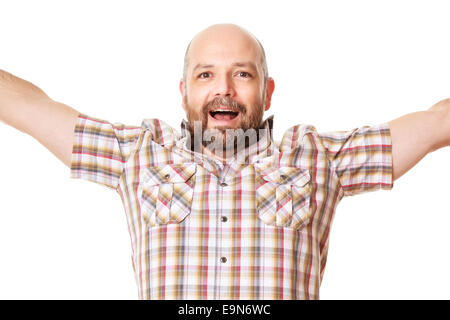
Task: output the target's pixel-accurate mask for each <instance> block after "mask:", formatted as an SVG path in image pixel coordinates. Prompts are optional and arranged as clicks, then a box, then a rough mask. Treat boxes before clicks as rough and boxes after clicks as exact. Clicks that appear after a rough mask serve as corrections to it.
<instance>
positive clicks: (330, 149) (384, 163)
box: [319, 123, 393, 196]
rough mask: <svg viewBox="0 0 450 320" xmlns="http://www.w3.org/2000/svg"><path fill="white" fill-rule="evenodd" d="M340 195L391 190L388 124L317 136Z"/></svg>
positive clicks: (390, 148) (390, 151) (390, 154)
mask: <svg viewBox="0 0 450 320" xmlns="http://www.w3.org/2000/svg"><path fill="white" fill-rule="evenodd" d="M319 137H320V139H321V141H322V143H323V145H324V147H325V149H326V152H327V156H328V159H329V160H330V163H331V166H332V167H333V169H334V170H335V172H336V175H337V177H338V179H339V182H340V184H341V187H342V189H343V191H344V196H351V195H355V194H360V193H363V192H369V191H375V190H379V189H386V190H390V189H392V187H393V176H392V175H393V170H392V141H391V132H390V128H389V124H388V123H383V124H380V125H376V126H364V127H360V128H356V129H353V130H350V131H335V132H327V133H320V134H319Z"/></svg>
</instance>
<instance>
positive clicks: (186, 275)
mask: <svg viewBox="0 0 450 320" xmlns="http://www.w3.org/2000/svg"><path fill="white" fill-rule="evenodd" d="M272 125H273V116H272V117H269V118H268V119H266V120H265V122H264V128H265V131H264V132H265V133H266V136H265V137H266V138H267V137H268V139H261V140H259V142H258V143H256V144H253V145H251V146H250V147H248V149H247V150H245V151H246V154H245V157H244V159H245V161H237V159H234V160H231V161H229V162H227V163H225V164H224V163H221V162H220V161H217V160H215V159H213V158H211V157H208V156H206V155H204V154H202V153H201V152H200V153H199V152H193V151H191V150H190V148H187V145H188V144H187V141H189V138H190V135H189V131H188V130H187V129H186V122H185V121H183V123H182V127H181V129H182V130H181V133H179V132H178V131H176V130H174V129H173V128H171V127H170V126H169V125H167V124H166V123H164V122H163V121H160V120H158V119H144V120H143V121H142V124H141V125H140V126H125V125H123V124H119V123H115V124H112V123H110V122H108V121H105V120H101V119H97V118H93V117H89V116H87V115H85V114H80V115H79V116H78V120H77V124H76V127H75V132H74V141H73V152H72V163H71V178H81V179H85V180H89V181H92V182H96V183H99V184H101V185H104V186H106V187H108V188H110V189H114V190H115V191H117V192H118V193H119V195H120V197H121V199H122V201H123V204H124V208H125V213H126V218H127V222H128V229H129V233H130V236H131V246H132V261H133V268H134V271H135V276H136V281H137V285H138V292H139V298H140V299H318V298H319V287H320V283H321V280H322V277H323V272H324V270H325V265H326V260H327V253H328V242H329V234H330V227H331V224H332V221H333V217H334V213H335V210H336V206H337V204H338V203H339V202H340V200H341V199H342V198H343V197H344V196H349V195H355V194H359V193H363V192H367V191H375V190H379V189H391V188H392V187H393V180H392V145H391V136H390V129H389V125H388V124H387V123H384V124H380V125H377V126H371V127H369V126H364V127H360V128H356V129H354V130H350V131H338V132H328V133H318V132H317V131H316V129H315V128H314V127H313V126H310V125H296V126H293V127H291V128H289V129H288V130H287V131H286V132H285V133H284V135H283V138H282V140H281V142H280V143H279V144H276V143H275V142H274V140H273V138H272Z"/></svg>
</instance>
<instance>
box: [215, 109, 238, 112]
mask: <svg viewBox="0 0 450 320" xmlns="http://www.w3.org/2000/svg"><path fill="white" fill-rule="evenodd" d="M213 112H237V111H233V110H229V109H216V110H214V111H213Z"/></svg>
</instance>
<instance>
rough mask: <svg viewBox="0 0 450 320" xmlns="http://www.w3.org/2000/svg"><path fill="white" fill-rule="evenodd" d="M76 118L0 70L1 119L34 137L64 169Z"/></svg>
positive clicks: (26, 84)
mask: <svg viewBox="0 0 450 320" xmlns="http://www.w3.org/2000/svg"><path fill="white" fill-rule="evenodd" d="M78 115H79V112H78V111H76V110H75V109H73V108H71V107H69V106H67V105H65V104H63V103H60V102H56V101H54V100H52V99H50V98H49V97H48V96H47V95H46V94H45V93H44V91H42V90H41V89H39V88H38V87H37V86H35V85H34V84H32V83H30V82H28V81H26V80H23V79H20V78H18V77H15V76H13V75H12V74H10V73H8V72H5V71H2V70H0V120H1V121H3V122H4V123H6V124H8V125H10V126H12V127H14V128H16V129H17V130H20V131H22V132H24V133H27V134H29V135H30V136H32V137H33V138H35V139H36V140H37V141H39V142H40V143H41V144H42V145H44V146H45V147H46V148H47V149H48V150H50V151H51V152H52V153H53V154H54V155H55V156H56V157H57V158H58V159H60V160H61V161H63V162H64V164H66V165H67V166H70V160H71V152H72V139H73V132H74V127H75V123H76V120H77V117H78Z"/></svg>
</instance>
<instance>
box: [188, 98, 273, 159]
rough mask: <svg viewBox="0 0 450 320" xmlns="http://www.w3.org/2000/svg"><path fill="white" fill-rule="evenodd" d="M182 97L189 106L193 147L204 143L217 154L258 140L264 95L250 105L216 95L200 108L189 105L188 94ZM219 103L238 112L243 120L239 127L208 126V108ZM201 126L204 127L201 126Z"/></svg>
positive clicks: (230, 151) (213, 107)
mask: <svg viewBox="0 0 450 320" xmlns="http://www.w3.org/2000/svg"><path fill="white" fill-rule="evenodd" d="M183 99H184V103H185V106H186V110H187V119H188V130H189V132H190V134H191V150H194V145H195V146H200V145H202V146H204V147H206V148H208V149H209V150H210V151H211V152H213V153H215V154H217V151H219V152H220V153H222V152H226V153H227V154H235V153H236V152H238V151H239V150H240V149H241V148H243V147H245V148H247V147H248V146H249V145H251V144H252V143H254V142H256V141H257V140H259V133H260V132H259V131H260V129H262V118H263V115H264V100H265V99H262V103H261V104H260V105H256V106H252V107H250V108H247V107H246V106H245V105H242V104H240V103H239V102H237V101H235V100H233V99H232V98H230V97H216V98H214V99H212V100H211V101H208V102H207V103H205V104H204V105H203V106H202V107H201V108H200V110H198V111H197V108H194V107H193V106H191V105H189V102H188V99H187V96H186V95H185V96H184V97H183ZM220 106H224V107H228V108H229V109H231V111H235V112H239V116H240V122H239V125H238V128H232V127H228V126H216V127H214V128H208V127H207V126H208V116H209V112H210V111H212V110H214V109H215V108H217V107H220ZM199 127H200V128H201V130H199V129H200V128H199ZM199 133H201V135H199ZM205 137H206V139H205ZM209 137H213V139H209ZM246 137H248V139H246ZM218 149H219V150H218ZM195 151H199V150H195Z"/></svg>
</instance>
